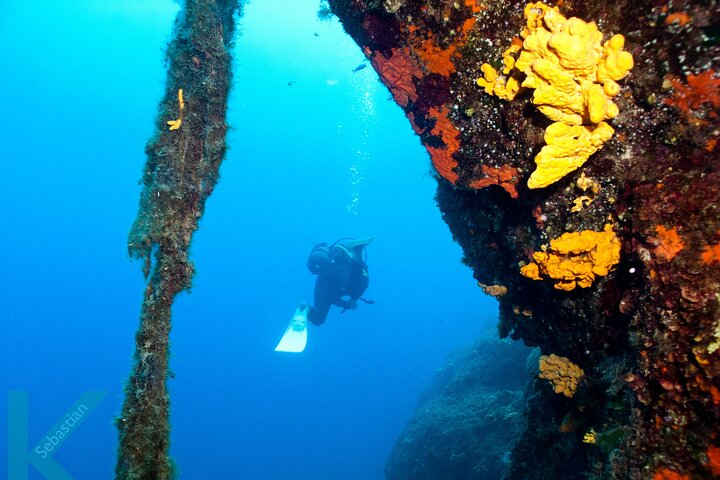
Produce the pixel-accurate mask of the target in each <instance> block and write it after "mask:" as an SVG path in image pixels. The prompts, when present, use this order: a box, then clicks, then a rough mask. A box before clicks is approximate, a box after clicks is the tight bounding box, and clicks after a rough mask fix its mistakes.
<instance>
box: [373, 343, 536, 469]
mask: <svg viewBox="0 0 720 480" xmlns="http://www.w3.org/2000/svg"><path fill="white" fill-rule="evenodd" d="M528 352H529V349H528V348H526V347H523V346H521V345H519V344H510V343H506V342H499V341H480V342H478V343H477V344H476V345H475V346H473V347H472V348H471V349H470V350H468V351H467V352H464V353H463V354H462V355H456V356H455V358H451V359H449V360H448V362H447V363H446V364H445V365H444V366H443V368H442V369H440V370H439V371H438V372H437V374H436V376H435V379H434V381H433V384H432V385H431V386H430V388H428V390H427V391H426V392H425V393H424V394H423V398H422V399H421V402H420V404H419V406H418V408H417V411H416V412H415V416H414V417H413V418H412V420H411V421H410V422H409V423H408V425H407V426H406V428H405V431H404V432H403V433H402V435H401V436H400V438H399V439H398V441H397V443H396V445H395V448H394V449H393V452H392V455H391V456H390V459H389V460H388V463H387V466H386V468H385V472H386V475H387V478H388V479H390V480H405V479H407V480H411V479H412V480H422V479H427V480H431V479H434V480H443V479H447V480H462V479H475V480H481V479H487V480H497V479H499V478H502V476H503V475H504V474H505V472H506V470H507V467H508V459H509V458H510V456H509V452H510V450H511V448H512V446H513V444H514V442H515V439H516V437H517V436H518V435H519V433H520V431H521V425H522V411H523V405H524V401H523V392H522V390H523V385H524V382H525V363H526V359H527V355H528Z"/></svg>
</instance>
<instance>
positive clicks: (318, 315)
mask: <svg viewBox="0 0 720 480" xmlns="http://www.w3.org/2000/svg"><path fill="white" fill-rule="evenodd" d="M331 299H332V292H331V289H330V285H328V282H327V278H326V276H325V275H323V274H320V275H318V278H317V280H316V281H315V304H314V305H313V306H312V307H310V311H309V312H308V320H310V323H312V324H313V325H322V324H323V323H325V319H326V318H327V315H328V312H329V311H330V305H331V303H332V302H331Z"/></svg>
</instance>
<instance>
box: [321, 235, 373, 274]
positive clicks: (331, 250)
mask: <svg viewBox="0 0 720 480" xmlns="http://www.w3.org/2000/svg"><path fill="white" fill-rule="evenodd" d="M345 240H354V238H351V237H345V238H341V239H339V240H337V241H336V242H335V243H333V244H332V245H328V244H327V243H325V242H322V243H315V242H313V243H314V244H315V246H314V247H313V248H312V250H310V255H309V256H308V260H307V267H308V270H310V273H312V274H313V275H318V274H319V273H320V272H322V271H323V270H325V269H326V268H327V267H329V266H330V265H332V264H333V263H337V262H338V258H336V257H337V256H338V254H339V253H340V251H341V252H342V255H343V256H344V257H346V258H347V260H344V261H343V260H340V261H341V262H342V263H345V262H347V261H351V262H352V261H355V262H358V263H360V264H361V265H363V267H364V268H367V251H366V250H365V248H364V247H363V249H362V255H361V258H355V256H354V255H353V253H352V252H351V251H349V250H348V249H347V248H346V247H345V245H344V244H343V243H342V242H343V241H345ZM310 241H311V242H312V239H310Z"/></svg>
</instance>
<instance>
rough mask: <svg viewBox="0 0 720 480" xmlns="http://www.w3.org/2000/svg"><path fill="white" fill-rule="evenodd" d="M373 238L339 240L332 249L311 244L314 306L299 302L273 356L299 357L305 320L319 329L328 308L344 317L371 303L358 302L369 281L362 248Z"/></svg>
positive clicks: (305, 333)
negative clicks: (342, 314) (276, 354)
mask: <svg viewBox="0 0 720 480" xmlns="http://www.w3.org/2000/svg"><path fill="white" fill-rule="evenodd" d="M374 238H375V237H370V238H365V239H362V240H355V239H348V238H342V239H340V240H338V241H337V242H335V243H333V244H332V245H328V244H327V243H317V244H315V246H314V247H313V249H312V250H311V251H310V256H309V257H308V261H307V266H308V270H310V273H312V274H313V275H317V280H316V281H315V303H314V305H312V306H310V305H308V304H307V303H305V302H300V305H298V307H297V309H296V310H295V315H293V317H292V320H291V321H290V325H289V326H288V327H287V329H286V330H285V334H284V335H283V336H282V338H281V339H280V343H278V345H277V347H275V351H276V352H292V353H300V352H302V351H303V350H305V345H306V344H307V322H308V320H309V321H310V322H311V323H312V324H313V325H322V324H323V323H325V319H326V318H327V315H328V313H329V312H330V307H331V306H332V305H337V306H338V307H342V311H341V312H340V313H345V311H346V310H355V309H356V308H357V301H358V300H361V301H363V302H365V303H369V304H372V303H375V302H373V301H372V300H365V299H364V298H362V295H363V293H365V290H367V288H368V284H369V281H370V277H369V276H368V266H367V263H366V260H367V255H366V252H365V247H366V246H367V245H369V244H370V242H372V241H373V239H374Z"/></svg>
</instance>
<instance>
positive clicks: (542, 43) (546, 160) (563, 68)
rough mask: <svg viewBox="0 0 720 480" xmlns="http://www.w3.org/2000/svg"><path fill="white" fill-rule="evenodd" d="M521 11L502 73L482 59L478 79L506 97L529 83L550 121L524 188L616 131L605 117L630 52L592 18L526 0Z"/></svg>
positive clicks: (583, 157) (569, 166) (558, 172)
mask: <svg viewBox="0 0 720 480" xmlns="http://www.w3.org/2000/svg"><path fill="white" fill-rule="evenodd" d="M525 18H526V20H527V25H526V27H525V28H524V29H523V31H522V33H521V36H522V38H523V40H522V41H521V40H520V39H518V38H515V39H513V42H512V44H511V46H510V47H509V48H508V49H507V50H505V52H503V64H504V68H503V74H504V75H500V74H498V72H497V71H496V70H495V69H494V68H493V67H492V66H491V65H490V64H488V63H485V64H483V65H482V66H481V67H480V68H481V71H482V72H483V78H479V79H478V80H477V83H478V85H479V86H481V87H483V88H484V89H485V92H487V93H488V94H491V95H496V96H498V97H500V98H502V99H504V100H508V101H510V100H513V99H514V98H515V96H516V95H517V94H518V92H519V91H520V88H521V87H525V88H532V89H534V91H533V97H532V102H533V104H535V105H536V106H537V108H538V110H540V111H541V112H542V113H543V114H544V115H545V116H547V117H548V118H549V119H551V120H553V121H554V122H555V123H553V124H551V125H550V126H549V127H548V128H547V130H546V131H545V143H546V145H545V146H544V147H543V148H542V150H541V151H540V153H538V155H537V156H536V157H535V163H536V164H537V169H536V170H535V171H534V172H533V173H532V175H530V179H529V180H528V188H543V187H547V186H548V185H551V184H552V183H554V182H556V181H558V180H560V179H561V178H562V177H564V176H565V175H567V174H568V173H570V172H572V171H574V170H576V169H577V168H579V167H580V166H582V165H583V164H584V163H585V161H587V159H588V158H589V157H590V155H592V154H593V153H595V152H596V151H597V150H598V149H600V148H602V146H603V144H604V143H605V142H607V141H608V140H609V139H610V137H612V135H613V133H614V132H615V131H614V130H613V128H612V127H611V126H610V125H608V124H607V123H606V122H605V120H609V119H611V118H614V117H615V116H617V115H618V113H619V109H618V106H617V105H616V104H615V102H613V101H612V98H613V97H614V96H615V95H617V94H618V93H619V91H620V86H619V85H618V83H617V81H618V80H621V79H622V78H624V77H625V76H626V75H627V74H628V72H629V71H630V69H631V68H632V67H633V57H632V55H631V54H630V53H629V52H626V51H624V50H623V47H624V46H625V38H624V37H623V36H622V35H619V34H618V35H614V36H613V37H612V38H610V40H608V41H606V42H605V43H602V37H603V35H602V32H600V31H599V30H598V28H597V25H596V24H595V23H594V22H589V23H588V22H585V21H584V20H581V19H579V18H576V17H572V18H569V19H567V18H565V17H564V16H563V15H562V14H560V11H559V9H558V7H552V8H551V7H549V6H547V5H545V4H544V3H542V2H536V3H531V4H528V5H527V6H526V7H525ZM516 55H517V57H516ZM508 75H509V76H508ZM523 76H524V79H523V80H522V82H521V79H522V77H523Z"/></svg>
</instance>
